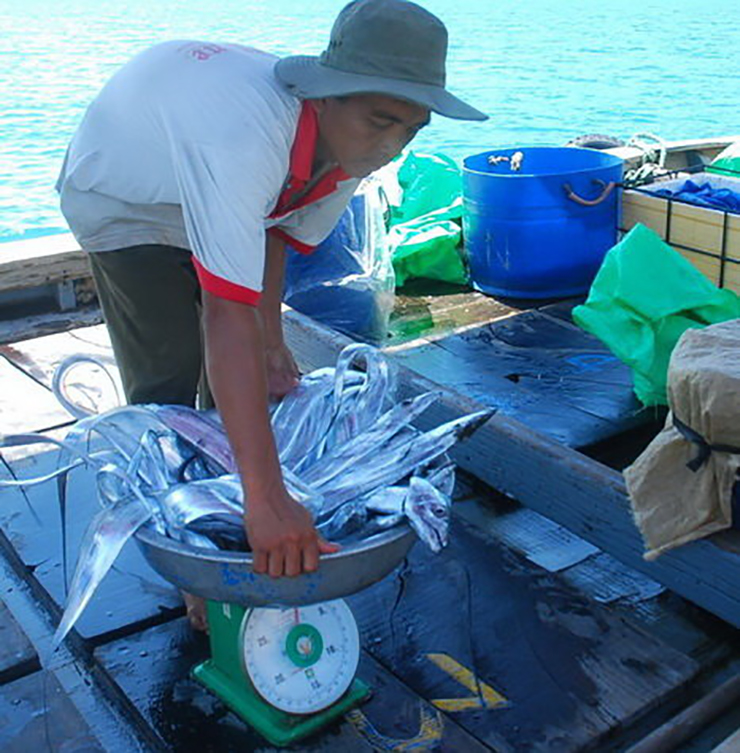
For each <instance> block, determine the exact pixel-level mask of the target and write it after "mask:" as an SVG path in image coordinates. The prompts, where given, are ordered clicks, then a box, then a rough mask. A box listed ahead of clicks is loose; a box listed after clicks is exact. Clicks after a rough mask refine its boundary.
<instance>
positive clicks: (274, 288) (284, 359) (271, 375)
mask: <svg viewBox="0 0 740 753" xmlns="http://www.w3.org/2000/svg"><path fill="white" fill-rule="evenodd" d="M284 278H285V241H283V240H282V239H280V238H278V237H276V236H274V235H272V233H269V232H268V233H267V242H266V248H265V273H264V283H263V290H262V297H261V298H260V303H259V307H258V308H259V311H260V314H261V315H262V322H263V324H264V336H265V357H266V366H267V390H268V393H269V395H270V397H277V398H280V397H283V396H284V395H287V394H288V392H290V391H291V390H292V389H293V388H294V387H295V386H296V385H297V384H298V379H299V376H300V373H299V371H298V366H297V365H296V362H295V360H294V359H293V354H292V353H291V352H290V350H289V349H288V348H287V347H286V345H285V340H284V339H283V324H282V317H281V305H282V302H283V280H284Z"/></svg>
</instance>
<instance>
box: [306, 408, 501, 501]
mask: <svg viewBox="0 0 740 753" xmlns="http://www.w3.org/2000/svg"><path fill="white" fill-rule="evenodd" d="M493 413H494V411H480V412H478V413H473V414H471V415H469V416H463V417H461V418H457V419H455V420H454V421H449V422H448V423H446V424H443V425H442V426H438V427H437V428H436V429H432V430H431V431H428V432H426V433H424V434H421V435H417V434H415V433H411V434H410V435H409V436H406V435H403V434H402V435H400V436H397V437H394V438H393V439H391V440H390V442H388V443H387V444H386V445H384V446H382V447H378V448H376V453H375V456H374V461H373V462H372V463H364V464H363V465H361V466H360V467H358V468H357V470H356V471H355V472H353V473H351V474H349V473H348V474H343V475H342V476H341V477H336V478H333V479H331V480H330V481H329V482H328V483H327V484H325V485H318V484H317V485H316V488H317V489H318V491H320V492H321V493H322V494H323V495H324V499H325V501H324V508H323V510H324V511H328V510H331V509H333V508H335V507H338V506H339V505H341V504H342V503H344V502H346V501H347V500H348V499H351V498H352V497H356V496H361V495H363V494H366V493H367V492H369V491H372V490H373V489H376V488H378V487H381V486H387V485H391V484H395V483H396V482H397V481H399V480H401V479H403V478H405V477H406V476H408V475H409V474H411V473H413V471H414V470H415V469H416V468H418V467H419V466H423V465H426V464H428V463H431V462H432V461H433V460H434V459H435V458H437V457H439V456H440V455H442V454H444V453H446V452H447V451H448V450H449V449H450V448H452V447H453V446H454V445H455V443H456V442H458V441H459V440H460V439H464V438H465V437H468V436H470V435H471V434H472V433H473V432H474V431H476V430H477V429H478V428H479V427H480V426H482V425H483V424H484V423H485V422H486V421H488V419H489V418H490V417H491V416H492V415H493ZM399 439H402V440H403V441H399ZM389 448H390V449H389Z"/></svg>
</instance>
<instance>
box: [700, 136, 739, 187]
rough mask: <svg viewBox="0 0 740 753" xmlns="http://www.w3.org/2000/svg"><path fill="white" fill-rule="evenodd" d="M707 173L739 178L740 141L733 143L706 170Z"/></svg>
mask: <svg viewBox="0 0 740 753" xmlns="http://www.w3.org/2000/svg"><path fill="white" fill-rule="evenodd" d="M707 172H708V173H716V174H717V175H726V176H728V177H738V178H740V141H733V143H732V144H730V145H729V146H728V147H727V148H726V149H724V150H723V151H722V152H720V153H719V154H718V155H717V156H716V157H715V158H714V160H712V164H711V165H710V166H709V167H708V168H707Z"/></svg>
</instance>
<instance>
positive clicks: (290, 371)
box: [265, 343, 301, 400]
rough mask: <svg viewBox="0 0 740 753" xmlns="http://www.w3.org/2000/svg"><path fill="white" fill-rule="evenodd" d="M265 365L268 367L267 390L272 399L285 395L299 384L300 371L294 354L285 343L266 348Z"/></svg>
mask: <svg viewBox="0 0 740 753" xmlns="http://www.w3.org/2000/svg"><path fill="white" fill-rule="evenodd" d="M265 366H266V367H267V391H268V393H269V395H270V397H271V398H272V399H278V400H279V399H280V398H281V397H285V395H287V394H288V393H289V392H290V391H291V390H293V389H295V387H297V386H298V380H299V379H300V376H301V374H300V371H299V370H298V366H297V365H296V362H295V359H294V358H293V354H292V353H291V352H290V349H289V348H288V346H287V345H285V344H284V343H283V344H281V345H278V346H274V347H270V346H269V345H268V346H266V348H265Z"/></svg>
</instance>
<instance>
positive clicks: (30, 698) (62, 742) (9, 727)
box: [0, 671, 105, 753]
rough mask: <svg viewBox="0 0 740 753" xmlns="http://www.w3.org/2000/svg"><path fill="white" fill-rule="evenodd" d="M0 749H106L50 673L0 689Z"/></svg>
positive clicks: (9, 752) (24, 752) (14, 752)
mask: <svg viewBox="0 0 740 753" xmlns="http://www.w3.org/2000/svg"><path fill="white" fill-rule="evenodd" d="M0 749H1V750H2V751H3V753H31V752H32V751H34V752H35V751H46V750H55V751H73V750H75V751H85V752H86V753H88V752H89V753H93V751H101V752H102V751H104V750H105V748H104V747H103V746H102V745H101V744H100V743H99V741H98V740H97V738H96V737H95V735H94V734H93V732H92V730H91V729H90V727H89V726H88V724H87V722H86V721H85V719H83V717H82V715H81V714H80V713H79V711H78V710H77V708H76V707H75V705H74V703H73V702H72V700H71V699H70V697H69V696H68V695H67V694H66V693H65V692H64V690H63V689H62V687H61V685H60V684H59V682H58V681H57V679H56V678H55V677H54V675H53V674H52V673H51V672H47V671H41V672H35V673H34V674H32V675H28V676H27V677H23V678H21V679H19V680H16V681H15V682H11V683H9V684H7V685H2V686H0Z"/></svg>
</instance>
